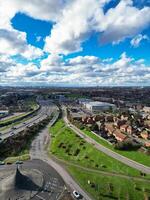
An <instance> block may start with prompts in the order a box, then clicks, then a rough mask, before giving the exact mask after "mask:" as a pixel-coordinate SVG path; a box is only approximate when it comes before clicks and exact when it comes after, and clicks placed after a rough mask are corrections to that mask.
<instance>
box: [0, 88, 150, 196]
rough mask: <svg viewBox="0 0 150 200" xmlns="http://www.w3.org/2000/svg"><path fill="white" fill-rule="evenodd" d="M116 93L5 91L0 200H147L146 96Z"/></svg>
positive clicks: (149, 138) (0, 100) (0, 104)
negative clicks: (75, 199)
mask: <svg viewBox="0 0 150 200" xmlns="http://www.w3.org/2000/svg"><path fill="white" fill-rule="evenodd" d="M121 90H122V88H111V89H110V88H86V89H85V88H74V89H66V88H61V89H58V88H51V89H49V88H42V89H39V88H26V89H25V88H9V87H8V88H7V87H6V88H4V87H2V88H1V90H0V95H1V96H0V114H1V119H0V141H1V143H0V155H1V162H0V165H1V166H0V170H1V173H0V176H1V187H0V191H1V192H0V194H1V196H0V198H1V199H13V200H15V199H74V198H77V199H119V198H120V199H149V197H150V187H149V186H150V184H149V183H150V166H149V163H150V104H149V103H148V102H150V101H149V100H150V99H149V98H150V96H149V92H150V88H124V91H127V92H128V97H129V99H128V100H124V99H125V98H126V94H125V92H121ZM133 93H134V96H133V95H131V94H133ZM104 94H105V95H104ZM118 94H119V96H118ZM137 96H138V99H137V101H136V100H135V99H136V98H135V97H137ZM145 99H146V102H145ZM12 108H13V109H12ZM22 176H23V177H22ZM17 177H18V178H17ZM29 180H30V181H29ZM118 191H119V192H118ZM75 192H76V193H75ZM101 197H102V198H101Z"/></svg>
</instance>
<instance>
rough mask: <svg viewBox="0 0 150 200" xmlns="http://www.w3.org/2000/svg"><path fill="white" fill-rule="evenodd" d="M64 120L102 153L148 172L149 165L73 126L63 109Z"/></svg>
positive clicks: (149, 170) (149, 169)
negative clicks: (111, 147) (105, 145)
mask: <svg viewBox="0 0 150 200" xmlns="http://www.w3.org/2000/svg"><path fill="white" fill-rule="evenodd" d="M64 110H65V108H63V111H64ZM63 118H64V121H65V123H66V124H67V125H68V126H69V127H70V128H71V129H72V130H73V131H74V132H75V133H76V134H77V135H79V136H80V137H82V138H84V139H85V140H86V141H87V142H88V143H90V144H92V145H93V146H94V147H95V148H96V149H98V150H99V151H102V152H103V153H105V154H107V155H108V156H110V157H112V158H115V159H116V160H119V161H120V162H122V163H124V164H125V165H128V166H130V167H132V168H135V169H137V170H139V171H141V172H144V173H146V174H150V167H147V166H145V165H142V164H140V163H138V162H136V161H133V160H131V159H129V158H127V157H124V156H122V155H120V154H118V153H116V152H114V151H112V150H110V149H108V148H106V147H104V146H103V145H101V144H99V143H98V142H96V141H95V140H94V139H92V138H90V137H89V136H86V135H85V134H84V133H83V132H82V131H81V130H80V129H78V128H77V127H76V126H74V125H73V124H71V123H70V122H69V120H68V119H67V116H66V112H65V111H64V116H63Z"/></svg>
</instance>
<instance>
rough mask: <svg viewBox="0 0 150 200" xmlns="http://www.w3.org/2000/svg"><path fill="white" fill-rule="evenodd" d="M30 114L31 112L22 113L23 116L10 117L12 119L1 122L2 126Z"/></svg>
mask: <svg viewBox="0 0 150 200" xmlns="http://www.w3.org/2000/svg"><path fill="white" fill-rule="evenodd" d="M29 113H30V112H27V113H22V114H20V115H17V116H13V117H10V118H8V119H6V120H2V121H1V122H0V124H3V123H7V122H11V121H14V120H16V119H19V118H21V117H24V116H26V115H28V114H29Z"/></svg>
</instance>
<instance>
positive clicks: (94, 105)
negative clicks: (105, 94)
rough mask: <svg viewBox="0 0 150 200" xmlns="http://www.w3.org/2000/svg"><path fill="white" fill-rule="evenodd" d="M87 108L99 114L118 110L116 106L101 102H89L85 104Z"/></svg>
mask: <svg viewBox="0 0 150 200" xmlns="http://www.w3.org/2000/svg"><path fill="white" fill-rule="evenodd" d="M85 108H86V109H87V110H90V111H91V112H97V111H105V110H109V109H113V110H114V109H116V106H115V105H114V104H110V103H106V102H100V101H91V102H87V103H86V104H85Z"/></svg>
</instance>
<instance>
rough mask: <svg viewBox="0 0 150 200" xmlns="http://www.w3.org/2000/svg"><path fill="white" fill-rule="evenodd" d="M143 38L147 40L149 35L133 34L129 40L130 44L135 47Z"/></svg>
mask: <svg viewBox="0 0 150 200" xmlns="http://www.w3.org/2000/svg"><path fill="white" fill-rule="evenodd" d="M143 40H149V37H148V36H147V35H142V34H139V35H137V36H135V37H134V38H133V39H132V40H131V42H130V43H131V46H133V47H135V48H137V47H139V45H140V44H141V42H142V41H143Z"/></svg>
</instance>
